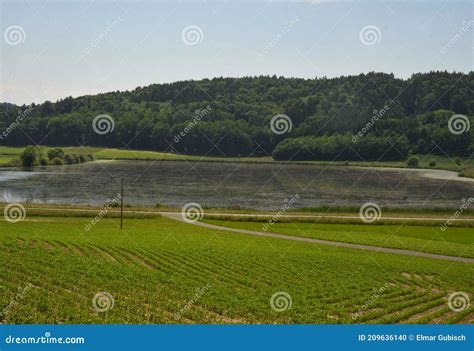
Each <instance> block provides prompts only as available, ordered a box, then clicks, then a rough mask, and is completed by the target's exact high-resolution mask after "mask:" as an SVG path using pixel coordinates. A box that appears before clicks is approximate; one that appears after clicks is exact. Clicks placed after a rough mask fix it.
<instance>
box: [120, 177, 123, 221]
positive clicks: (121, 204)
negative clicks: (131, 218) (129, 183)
mask: <svg viewBox="0 0 474 351" xmlns="http://www.w3.org/2000/svg"><path fill="white" fill-rule="evenodd" d="M122 228H123V177H122V178H121V186H120V229H122Z"/></svg>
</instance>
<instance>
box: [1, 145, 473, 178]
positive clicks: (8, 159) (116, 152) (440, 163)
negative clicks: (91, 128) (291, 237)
mask: <svg viewBox="0 0 474 351" xmlns="http://www.w3.org/2000/svg"><path fill="white" fill-rule="evenodd" d="M47 149H48V147H45V150H47ZM62 149H63V150H64V151H65V152H66V153H75V154H89V153H90V154H93V155H94V157H95V158H96V159H99V160H113V159H115V160H149V161H150V160H153V161H158V160H168V161H184V160H186V161H206V162H250V163H262V162H263V163H273V162H275V161H274V160H273V159H272V158H271V157H269V156H267V157H213V156H195V155H177V154H172V153H163V152H157V151H143V150H121V149H114V148H101V147H89V146H85V147H63V148H62ZM22 150H23V148H22V147H6V146H0V166H8V165H11V164H12V162H13V161H14V160H16V159H17V158H18V155H19V154H20V153H21V151H22ZM415 156H417V157H418V158H419V160H420V164H419V168H434V169H446V170H450V171H455V172H459V171H460V167H459V166H458V165H457V164H456V163H455V158H454V157H453V158H448V157H444V156H439V155H415ZM431 161H436V166H435V167H430V166H429V163H430V162H431ZM290 162H291V163H299V164H317V165H327V164H331V165H340V166H348V165H349V166H361V167H396V168H406V167H407V165H406V162H404V161H380V162H364V161H350V162H345V161H332V162H328V161H290ZM462 162H463V163H462V168H463V169H464V175H465V176H466V177H474V159H472V158H469V159H464V160H462Z"/></svg>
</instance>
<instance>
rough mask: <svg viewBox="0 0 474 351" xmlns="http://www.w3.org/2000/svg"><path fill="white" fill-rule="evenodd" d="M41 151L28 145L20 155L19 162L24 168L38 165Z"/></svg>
mask: <svg viewBox="0 0 474 351" xmlns="http://www.w3.org/2000/svg"><path fill="white" fill-rule="evenodd" d="M40 158H41V150H40V148H39V147H36V146H32V145H28V146H27V147H25V149H24V150H23V152H22V153H21V154H20V162H21V165H22V166H24V167H32V166H35V165H37V164H38V163H39V159H40Z"/></svg>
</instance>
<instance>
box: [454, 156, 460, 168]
mask: <svg viewBox="0 0 474 351" xmlns="http://www.w3.org/2000/svg"><path fill="white" fill-rule="evenodd" d="M454 162H456V164H457V165H458V166H460V165H462V161H461V159H460V158H459V157H456V159H455V160H454Z"/></svg>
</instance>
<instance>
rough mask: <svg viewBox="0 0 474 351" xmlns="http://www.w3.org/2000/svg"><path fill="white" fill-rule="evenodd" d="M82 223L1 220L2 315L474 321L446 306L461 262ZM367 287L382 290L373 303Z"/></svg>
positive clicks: (115, 319)
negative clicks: (104, 301) (277, 299)
mask: <svg viewBox="0 0 474 351" xmlns="http://www.w3.org/2000/svg"><path fill="white" fill-rule="evenodd" d="M90 221H91V218H82V217H80V218H77V217H76V218H62V217H31V218H30V217H27V218H26V220H25V221H23V222H18V223H14V224H12V223H7V222H5V221H2V222H1V224H0V228H1V229H0V234H1V236H0V253H1V254H0V265H1V267H2V269H1V270H0V287H1V288H0V307H2V310H4V308H5V307H6V306H10V305H11V301H16V300H19V301H18V303H17V304H16V305H15V306H14V307H12V308H9V309H8V313H7V314H6V316H3V318H4V322H5V323H425V322H426V323H472V322H474V313H473V309H472V307H471V308H470V309H466V310H464V311H462V312H459V313H455V312H453V311H451V310H450V309H449V307H448V305H447V297H448V296H449V295H450V294H452V293H453V292H463V291H466V292H472V291H474V281H473V280H472V278H471V277H472V266H471V265H468V264H461V263H456V262H449V263H447V262H445V261H438V260H433V259H422V258H416V257H408V256H399V255H394V254H382V253H376V252H367V251H363V250H356V249H343V248H337V247H328V246H320V245H315V244H308V243H298V242H289V241H287V240H280V239H274V238H260V237H254V236H249V235H244V234H235V233H229V232H225V231H217V230H211V229H207V228H201V227H196V226H193V225H191V224H186V223H180V222H176V221H172V220H170V219H165V218H155V219H146V220H139V219H126V220H125V229H124V231H123V232H120V230H119V229H118V221H117V219H110V218H104V219H102V220H101V221H99V222H98V223H97V224H96V225H95V226H93V227H92V230H91V231H90V232H87V231H85V230H84V227H85V225H87V224H88V223H90ZM336 228H338V229H337V230H341V228H340V227H336ZM347 229H348V230H349V228H347ZM326 230H327V231H329V228H326ZM354 230H355V229H354ZM407 230H408V229H407ZM366 232H367V233H366V234H365V235H369V234H368V232H369V230H367V231H366ZM354 235H361V234H360V233H358V232H357V231H355V232H354ZM374 235H375V234H374ZM422 236H423V235H422ZM456 237H457V239H456V240H453V241H451V242H450V243H449V244H458V245H461V243H464V245H470V244H469V242H471V241H470V239H469V238H468V237H466V236H465V234H462V233H459V235H456ZM406 238H407V239H410V238H411V237H410V235H408V232H407V233H406ZM26 286H30V287H31V288H30V289H29V290H28V291H27V292H25V293H24V294H22V295H21V297H18V291H19V289H21V288H24V287H26ZM198 289H200V290H198ZM374 291H377V292H379V293H378V295H380V296H378V297H377V298H375V299H374ZM98 292H107V293H109V294H110V295H111V296H113V299H114V306H113V308H112V309H110V310H108V311H106V312H98V311H96V310H94V308H93V305H92V300H93V297H94V296H95V294H97V293H98ZM282 292H285V293H287V294H289V296H290V298H291V307H290V308H289V309H286V310H284V311H282V312H277V311H276V310H274V309H272V308H271V304H270V300H271V297H272V296H273V295H274V294H277V293H280V295H281V293H282ZM287 301H288V299H287ZM368 301H371V303H370V306H369V307H367V306H368V305H367V303H368ZM109 305H110V304H109ZM287 306H288V304H287Z"/></svg>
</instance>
